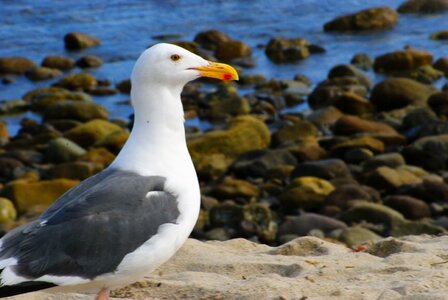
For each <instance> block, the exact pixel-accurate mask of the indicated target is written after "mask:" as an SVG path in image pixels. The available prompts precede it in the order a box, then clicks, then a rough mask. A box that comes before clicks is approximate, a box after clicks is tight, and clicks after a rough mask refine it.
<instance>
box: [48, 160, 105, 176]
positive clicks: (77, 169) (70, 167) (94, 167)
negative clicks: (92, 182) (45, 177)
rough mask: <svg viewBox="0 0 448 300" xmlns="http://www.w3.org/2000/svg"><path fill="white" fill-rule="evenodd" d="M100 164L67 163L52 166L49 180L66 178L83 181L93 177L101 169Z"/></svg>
mask: <svg viewBox="0 0 448 300" xmlns="http://www.w3.org/2000/svg"><path fill="white" fill-rule="evenodd" d="M103 168H104V167H103V165H102V164H98V163H92V162H82V161H75V162H67V163H62V164H58V165H56V166H54V167H53V168H51V169H50V170H49V172H48V173H49V176H50V177H51V178H68V179H77V180H84V179H86V178H88V177H90V176H93V175H95V174H96V173H98V172H99V171H101V170H102V169H103Z"/></svg>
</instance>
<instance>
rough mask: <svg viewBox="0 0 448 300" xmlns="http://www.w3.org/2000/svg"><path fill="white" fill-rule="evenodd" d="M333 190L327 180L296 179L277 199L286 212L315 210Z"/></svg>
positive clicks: (313, 178)
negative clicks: (291, 210)
mask: <svg viewBox="0 0 448 300" xmlns="http://www.w3.org/2000/svg"><path fill="white" fill-rule="evenodd" d="M333 190H334V186H333V185H332V184H331V183H330V182H328V181H327V180H324V179H320V178H317V177H309V176H307V177H298V178H294V179H293V180H292V181H291V183H290V184H289V185H288V186H287V187H286V189H285V191H284V192H283V193H282V194H281V195H280V198H279V199H280V203H281V205H282V207H284V208H285V209H286V210H289V209H304V210H315V209H317V208H319V207H320V206H321V205H322V203H323V202H324V201H325V197H326V196H327V195H328V194H329V193H331V192H332V191H333Z"/></svg>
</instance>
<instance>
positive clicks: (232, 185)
mask: <svg viewBox="0 0 448 300" xmlns="http://www.w3.org/2000/svg"><path fill="white" fill-rule="evenodd" d="M210 193H211V195H212V196H214V197H216V198H218V199H222V200H225V199H232V200H235V199H239V198H243V199H251V198H254V197H258V196H259V195H260V190H259V189H258V187H257V186H256V185H254V184H252V183H250V182H248V181H245V180H241V179H233V178H231V177H226V178H225V179H224V180H223V181H222V182H221V183H219V184H218V185H217V186H215V187H214V188H213V189H212V190H211V192H210Z"/></svg>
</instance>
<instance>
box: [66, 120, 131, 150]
mask: <svg viewBox="0 0 448 300" xmlns="http://www.w3.org/2000/svg"><path fill="white" fill-rule="evenodd" d="M117 131H118V132H121V131H123V129H122V128H121V127H120V126H118V125H115V124H113V123H110V122H108V121H105V120H92V121H89V122H87V123H84V124H82V125H79V126H76V127H75V128H73V129H70V130H69V131H67V132H65V133H64V135H65V137H66V138H68V139H69V140H72V141H74V142H75V143H77V144H79V145H81V146H82V147H89V146H92V145H94V144H96V143H98V142H99V141H100V140H102V139H103V138H105V137H107V136H108V135H109V134H111V133H113V132H117Z"/></svg>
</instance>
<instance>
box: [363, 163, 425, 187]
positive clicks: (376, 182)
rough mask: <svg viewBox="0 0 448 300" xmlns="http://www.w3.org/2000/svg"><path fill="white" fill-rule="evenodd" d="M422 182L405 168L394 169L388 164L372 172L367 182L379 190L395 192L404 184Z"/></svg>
mask: <svg viewBox="0 0 448 300" xmlns="http://www.w3.org/2000/svg"><path fill="white" fill-rule="evenodd" d="M420 182H422V179H421V178H419V177H417V176H416V175H414V174H413V173H411V172H409V171H407V170H405V169H400V168H399V169H392V168H389V167H386V166H383V167H379V168H377V169H375V170H374V171H372V172H370V173H369V174H368V175H367V177H366V179H365V184H367V185H370V186H372V187H374V188H376V189H377V190H379V191H385V192H389V193H390V192H394V191H396V190H397V189H398V188H399V187H401V186H402V185H407V184H415V183H420Z"/></svg>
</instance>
